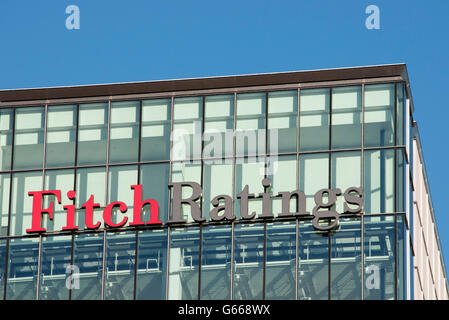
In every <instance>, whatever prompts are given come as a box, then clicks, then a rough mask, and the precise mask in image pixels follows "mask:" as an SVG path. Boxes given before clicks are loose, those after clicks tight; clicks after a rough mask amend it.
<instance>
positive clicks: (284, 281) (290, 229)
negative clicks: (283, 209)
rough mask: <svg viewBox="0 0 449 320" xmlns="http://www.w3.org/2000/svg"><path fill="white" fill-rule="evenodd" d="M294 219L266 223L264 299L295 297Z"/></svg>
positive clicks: (289, 298)
mask: <svg viewBox="0 0 449 320" xmlns="http://www.w3.org/2000/svg"><path fill="white" fill-rule="evenodd" d="M295 264H296V221H289V222H276V223H273V224H267V257H266V269H267V270H266V273H265V277H266V279H265V299H267V300H270V299H273V300H295V299H296V295H295V292H296V288H295V283H296V277H295V272H296V266H295Z"/></svg>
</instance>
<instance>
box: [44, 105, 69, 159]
mask: <svg viewBox="0 0 449 320" xmlns="http://www.w3.org/2000/svg"><path fill="white" fill-rule="evenodd" d="M76 109H77V107H76V105H68V106H49V107H48V114H47V138H46V139H47V146H46V148H47V149H46V151H45V165H46V167H68V166H73V165H74V164H75V143H76V119H77V115H76Z"/></svg>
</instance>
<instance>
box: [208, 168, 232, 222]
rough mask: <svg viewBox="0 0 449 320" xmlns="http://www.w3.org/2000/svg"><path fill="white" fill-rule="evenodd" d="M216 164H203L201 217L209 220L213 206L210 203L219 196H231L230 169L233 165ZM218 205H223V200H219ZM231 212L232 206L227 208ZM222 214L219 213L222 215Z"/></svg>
mask: <svg viewBox="0 0 449 320" xmlns="http://www.w3.org/2000/svg"><path fill="white" fill-rule="evenodd" d="M217 162H218V164H214V163H210V162H207V161H204V163H203V197H202V199H203V207H202V209H203V217H204V218H205V219H206V220H209V213H210V211H211V210H212V209H214V206H213V205H212V203H211V201H212V199H214V197H216V196H219V195H228V196H232V169H233V165H232V162H231V164H225V163H221V162H223V161H217ZM219 201H220V202H219V205H220V206H223V205H224V203H225V202H224V200H223V199H221V200H219ZM229 210H232V205H231V207H230V208H229ZM222 214H223V212H220V215H222Z"/></svg>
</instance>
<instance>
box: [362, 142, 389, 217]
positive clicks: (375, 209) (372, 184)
mask: <svg viewBox="0 0 449 320" xmlns="http://www.w3.org/2000/svg"><path fill="white" fill-rule="evenodd" d="M364 160H365V173H364V175H365V187H364V191H363V192H364V197H363V198H364V199H365V204H364V208H365V213H388V212H394V150H374V151H365V159H364Z"/></svg>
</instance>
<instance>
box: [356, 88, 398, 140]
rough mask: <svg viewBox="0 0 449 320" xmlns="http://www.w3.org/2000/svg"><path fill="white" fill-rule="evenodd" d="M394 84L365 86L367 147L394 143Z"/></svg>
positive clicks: (365, 135)
mask: <svg viewBox="0 0 449 320" xmlns="http://www.w3.org/2000/svg"><path fill="white" fill-rule="evenodd" d="M394 99H395V93H394V84H393V83H391V84H373V85H366V86H365V127H364V128H365V129H364V130H365V134H364V137H365V143H364V144H365V147H379V146H391V145H394V127H395V125H394V123H395V120H394Z"/></svg>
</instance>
